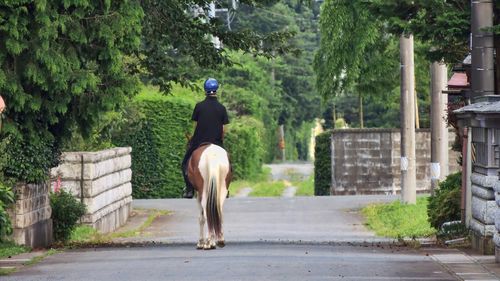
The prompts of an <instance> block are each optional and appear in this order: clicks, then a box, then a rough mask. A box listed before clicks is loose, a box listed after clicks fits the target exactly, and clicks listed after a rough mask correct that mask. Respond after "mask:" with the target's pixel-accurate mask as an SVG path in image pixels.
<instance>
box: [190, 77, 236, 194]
mask: <svg viewBox="0 0 500 281" xmlns="http://www.w3.org/2000/svg"><path fill="white" fill-rule="evenodd" d="M204 88H205V93H206V98H205V100H203V101H202V102H199V103H197V104H196V106H195V108H194V110H193V115H192V117H191V120H192V121H193V122H194V127H195V129H194V134H193V137H192V138H190V140H189V143H188V147H187V151H186V155H185V156H184V159H183V160H182V175H183V176H184V182H185V183H186V188H185V189H184V193H183V197H184V198H193V195H194V187H193V185H192V184H191V182H190V181H189V179H188V174H187V173H188V171H187V166H188V161H189V158H190V157H191V155H192V154H193V151H195V150H196V149H197V148H198V147H199V146H200V145H201V144H204V143H212V144H216V145H218V146H221V147H222V146H223V141H224V133H225V131H226V125H227V124H229V118H228V116H227V111H226V108H225V107H224V106H223V105H222V104H221V103H220V102H219V101H218V100H217V90H218V89H219V83H218V82H217V80H215V79H213V78H208V79H207V80H206V81H205V83H204Z"/></svg>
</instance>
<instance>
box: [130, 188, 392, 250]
mask: <svg viewBox="0 0 500 281" xmlns="http://www.w3.org/2000/svg"><path fill="white" fill-rule="evenodd" d="M396 199H397V197H396V196H385V195H380V196H379V195H372V196H325V197H292V198H284V197H274V198H251V197H247V198H229V199H227V200H226V203H225V205H224V230H225V232H224V233H225V237H226V240H227V241H228V243H229V242H230V241H238V242H247V241H292V242H295V241H312V242H363V241H370V242H371V241H381V240H383V241H387V240H390V239H384V238H381V237H377V236H375V234H374V233H372V232H370V231H368V230H367V229H366V228H365V227H364V226H363V220H362V217H361V215H360V214H359V212H358V211H357V209H360V208H361V207H363V206H365V205H367V204H369V203H375V202H390V201H393V200H396ZM133 206H134V207H135V208H150V209H160V210H170V211H173V214H172V215H170V216H165V217H163V218H160V219H158V220H157V221H155V222H154V223H153V224H152V225H151V227H150V228H149V229H147V230H146V232H148V235H147V237H141V238H130V239H124V241H128V242H130V241H155V242H167V243H188V242H189V243H193V242H194V241H197V239H198V233H199V230H198V229H199V227H198V215H199V211H198V203H197V202H196V200H189V199H158V200H157V199H151V200H134V202H133Z"/></svg>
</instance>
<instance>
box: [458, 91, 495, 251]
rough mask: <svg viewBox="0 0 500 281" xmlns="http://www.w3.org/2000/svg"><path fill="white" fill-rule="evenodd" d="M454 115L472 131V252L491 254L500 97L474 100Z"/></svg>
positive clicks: (493, 230)
mask: <svg viewBox="0 0 500 281" xmlns="http://www.w3.org/2000/svg"><path fill="white" fill-rule="evenodd" d="M454 113H455V114H456V116H457V118H458V124H459V126H460V127H462V128H463V127H469V128H471V129H472V159H473V162H472V175H471V176H470V181H471V183H472V184H471V193H472V198H471V213H472V214H471V215H472V216H471V219H470V222H469V225H468V227H469V228H470V229H471V230H472V235H471V236H472V248H474V249H476V250H478V251H480V252H481V253H483V254H492V253H493V252H494V250H496V249H498V247H500V237H499V229H500V217H499V215H498V214H499V212H500V211H499V209H498V208H499V207H498V206H499V203H498V202H499V201H500V193H499V191H500V188H499V187H498V183H497V182H498V172H499V170H500V149H499V147H500V140H499V138H500V96H485V97H482V98H480V99H477V98H476V99H475V103H473V104H471V105H468V106H465V107H462V108H460V109H458V110H455V111H454ZM466 215H467V214H466ZM466 217H468V215H467V216H466ZM496 251H498V250H496Z"/></svg>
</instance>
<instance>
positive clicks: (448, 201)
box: [427, 172, 462, 229]
mask: <svg viewBox="0 0 500 281" xmlns="http://www.w3.org/2000/svg"><path fill="white" fill-rule="evenodd" d="M461 186H462V173H460V172H458V173H454V174H450V175H448V176H447V177H446V179H445V180H444V181H443V182H441V183H439V188H438V189H437V190H436V191H435V194H434V195H433V196H431V197H429V207H428V210H427V213H428V215H429V222H430V223H431V225H432V226H433V227H434V228H436V229H440V227H441V225H442V224H443V223H445V222H448V221H455V220H460V217H461V210H460V202H461V195H462V194H461V189H460V188H461Z"/></svg>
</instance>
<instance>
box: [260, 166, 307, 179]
mask: <svg viewBox="0 0 500 281" xmlns="http://www.w3.org/2000/svg"><path fill="white" fill-rule="evenodd" d="M264 166H266V167H269V168H271V176H272V179H273V180H289V181H292V180H303V179H307V178H308V177H309V176H311V175H312V174H313V173H314V165H313V164H312V163H307V162H305V163H282V164H266V165H264Z"/></svg>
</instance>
